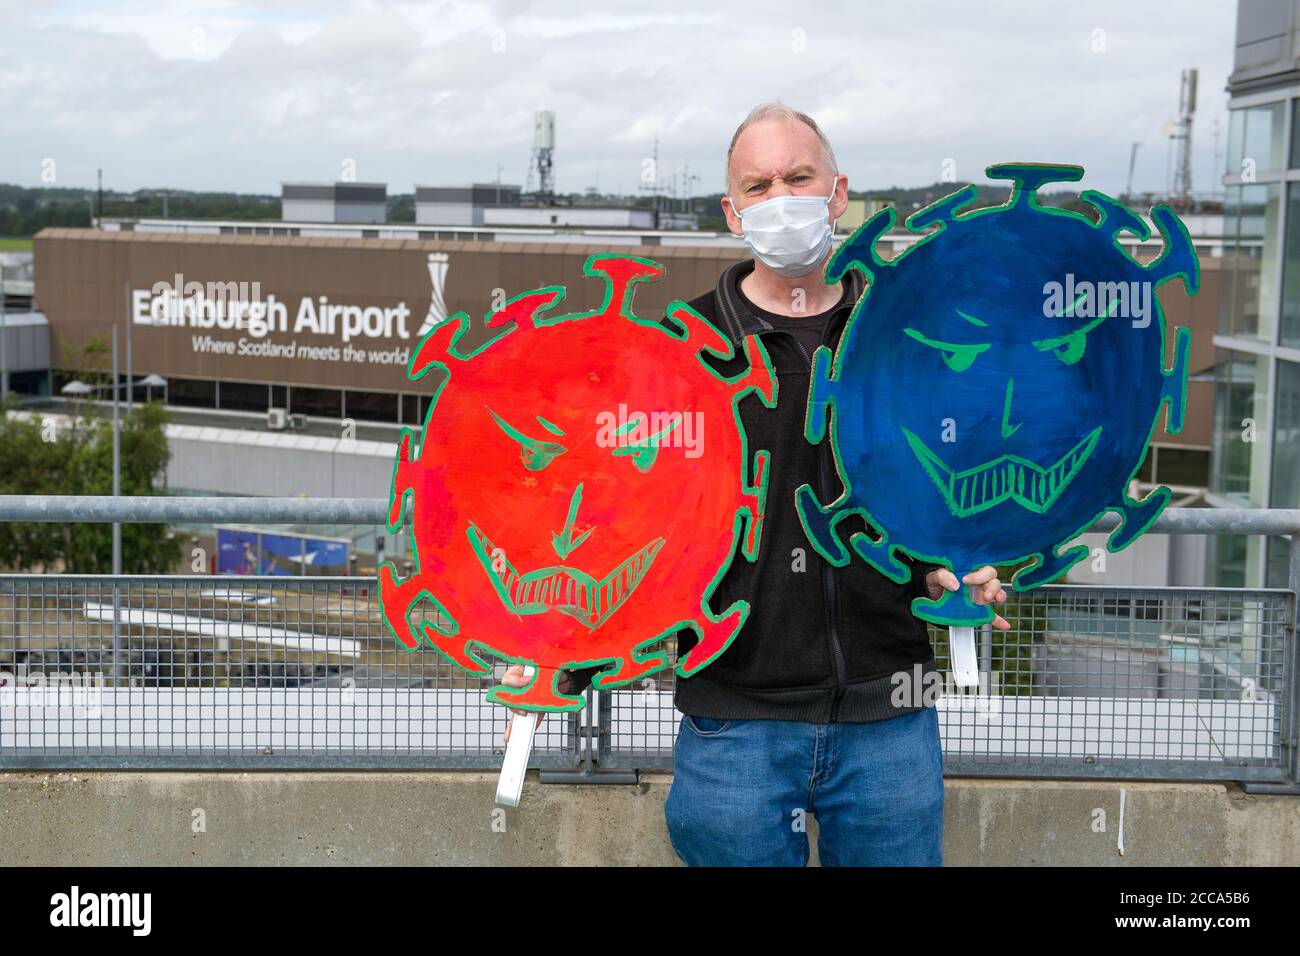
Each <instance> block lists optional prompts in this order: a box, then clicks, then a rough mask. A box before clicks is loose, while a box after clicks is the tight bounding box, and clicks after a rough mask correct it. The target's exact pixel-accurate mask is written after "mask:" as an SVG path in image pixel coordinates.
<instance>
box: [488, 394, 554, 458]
mask: <svg viewBox="0 0 1300 956" xmlns="http://www.w3.org/2000/svg"><path fill="white" fill-rule="evenodd" d="M483 407H484V408H487V410H488V414H489V415H491V416H492V419H493V420H494V421H495V422H496V423H497V427H499V428H500V429H501V430H502V431H503V432H505V433H506V435H507V436H508V437H509V438H511V439H512V440H513V441H515V442H518V444H519V458H520V460H521V461H522V462H523V463H524V467H525V468H527V469H528V470H529V471H541V470H542V469H543V468H545V467H546V466H547V465H549V464H550V463H551V462H552V461H553V460H554V459H556V458H558V457H559V456H560V455H563V454H564V453H565V452H566V451H568V449H567V448H565V447H564V446H563V445H561V444H560V443H559V442H556V441H539V440H538V439H536V438H529V437H528V436H527V435H525V434H524V433H523V432H521V431H520V430H519V429H517V428H515V427H514V426H513V425H511V424H510V423H509V422H507V421H506V420H505V419H504V418H502V417H501V416H500V415H498V414H497V413H496V412H494V411H492V409H490V408H488V407H487V406H486V405H484V406H483ZM538 421H539V422H541V423H542V426H543V427H544V428H546V430H547V431H550V432H554V433H556V434H561V435H562V434H564V433H563V432H561V431H560V429H559V428H557V427H556V426H555V425H552V424H551V423H550V422H548V421H546V419H544V418H538Z"/></svg>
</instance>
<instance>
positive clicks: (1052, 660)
mask: <svg viewBox="0 0 1300 956" xmlns="http://www.w3.org/2000/svg"><path fill="white" fill-rule="evenodd" d="M1294 601H1295V597H1294V594H1293V593H1292V592H1290V591H1286V590H1238V589H1203V588H1096V587H1082V586H1049V587H1044V588H1040V589H1037V590H1035V591H1030V592H1026V593H1023V594H1020V593H1017V592H1014V591H1008V601H1007V605H1006V607H1005V609H1002V610H1001V613H1002V614H1003V616H1004V617H1006V618H1007V620H1008V622H1009V623H1010V624H1011V630H1009V631H1006V632H1001V631H997V630H995V629H993V628H992V627H989V626H986V627H985V628H984V629H983V630H982V632H979V631H977V633H976V641H977V650H978V653H979V662H980V686H979V687H978V688H972V689H969V690H964V689H962V688H958V687H957V686H956V685H955V683H954V682H953V680H952V677H951V673H950V665H949V660H948V636H947V630H946V629H943V628H931V632H930V636H931V642H932V644H933V647H934V651H935V659H936V662H937V664H938V666H939V673H938V674H937V675H935V677H934V678H932V679H931V678H923V677H922V675H920V674H919V673H900V674H898V675H894V679H895V680H896V681H897V683H898V685H899V688H900V691H903V690H907V691H910V690H911V688H910V687H907V686H905V685H909V684H912V683H916V684H919V688H918V690H919V693H920V694H921V699H922V701H923V702H926V703H931V702H932V703H934V705H935V706H936V707H937V708H938V711H939V718H940V728H941V736H942V740H943V750H944V771H945V772H946V773H949V774H953V775H979V776H1027V777H1035V776H1038V777H1078V778H1098V777H1131V778H1146V779H1228V780H1243V781H1246V780H1253V781H1283V780H1284V779H1285V777H1286V768H1287V760H1288V755H1287V753H1286V752H1285V751H1286V748H1285V747H1284V742H1285V734H1284V720H1286V719H1288V718H1287V716H1286V715H1287V712H1288V711H1287V708H1288V707H1291V708H1294V706H1295V705H1294V703H1293V702H1292V703H1288V695H1294V693H1295V684H1296V681H1297V675H1296V673H1295V664H1294V661H1295V652H1294V627H1293V625H1294V614H1295V604H1294ZM739 640H744V635H743V634H742V635H741V637H740V638H739ZM1289 662H1290V663H1289ZM673 686H674V677H673V673H672V672H671V671H664V672H662V673H661V674H659V675H656V677H655V678H654V679H653V680H652V681H647V682H644V684H643V686H638V687H631V688H624V689H619V690H615V691H612V692H607V693H606V694H605V695H604V696H606V697H608V698H609V699H608V700H607V701H602V704H601V711H600V712H601V714H602V715H603V717H604V724H603V725H602V728H601V746H600V750H599V751H598V755H599V760H600V763H601V764H602V765H604V766H608V767H641V768H647V769H649V768H669V767H671V766H672V746H673V741H674V739H675V737H676V734H677V728H678V721H679V719H680V715H679V714H678V713H677V711H676V710H675V709H674V707H673ZM1290 719H1294V715H1292V717H1291V718H1290ZM1292 732H1294V731H1292Z"/></svg>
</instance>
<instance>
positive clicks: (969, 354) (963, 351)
mask: <svg viewBox="0 0 1300 956" xmlns="http://www.w3.org/2000/svg"><path fill="white" fill-rule="evenodd" d="M903 331H904V332H905V333H907V334H908V335H909V336H911V337H912V338H914V339H916V341H918V342H920V343H921V344H922V345H924V346H927V347H928V348H932V349H935V350H936V351H938V352H939V354H940V355H941V356H942V357H943V364H944V365H946V366H948V368H950V369H952V370H953V371H954V372H964V371H966V369H968V368H970V367H971V366H972V365H973V364H974V363H975V359H976V358H977V357H978V356H979V354H980V353H981V352H985V351H988V349H989V343H988V342H982V343H978V344H964V343H959V342H940V341H938V340H937V339H932V338H929V337H927V336H925V335H922V334H921V333H920V332H918V331H916V329H903Z"/></svg>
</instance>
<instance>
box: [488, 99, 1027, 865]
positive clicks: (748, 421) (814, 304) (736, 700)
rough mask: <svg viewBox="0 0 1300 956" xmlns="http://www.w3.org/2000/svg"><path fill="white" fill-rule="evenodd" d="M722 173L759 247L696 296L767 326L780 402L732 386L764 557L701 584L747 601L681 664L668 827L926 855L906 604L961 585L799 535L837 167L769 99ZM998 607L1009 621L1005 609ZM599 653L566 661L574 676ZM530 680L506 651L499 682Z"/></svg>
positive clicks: (830, 297) (850, 852)
mask: <svg viewBox="0 0 1300 956" xmlns="http://www.w3.org/2000/svg"><path fill="white" fill-rule="evenodd" d="M726 179H727V188H726V196H725V197H724V198H723V200H722V209H723V212H724V214H725V215H726V218H727V226H728V228H729V229H730V230H731V231H732V232H733V233H735V234H736V235H740V236H743V237H744V239H745V243H746V245H747V246H749V248H750V250H751V251H752V252H753V253H754V258H753V259H747V260H745V261H743V262H739V263H737V264H735V265H734V266H731V267H730V268H728V269H727V270H726V271H725V272H724V273H723V274H722V276H721V277H720V278H719V280H718V284H717V287H716V288H715V289H714V290H712V291H710V292H708V293H705V294H704V295H701V296H700V297H698V298H696V299H694V300H692V301H691V303H690V305H691V307H692V308H694V309H695V310H696V311H698V312H699V313H700V314H701V315H703V316H704V317H705V318H707V319H709V320H710V321H711V322H713V324H714V325H715V326H717V327H718V329H719V330H721V331H722V332H723V333H724V334H725V335H727V336H728V337H729V338H730V339H731V341H732V342H733V343H735V344H736V345H737V346H739V344H740V342H741V340H742V339H743V337H744V336H746V335H758V336H759V337H760V338H761V340H762V342H763V344H764V345H765V346H766V348H767V351H768V354H769V357H770V358H771V361H772V364H773V367H774V370H775V372H776V375H777V377H778V382H779V384H778V396H777V407H776V408H775V409H767V408H765V407H764V406H763V405H762V403H761V402H760V401H759V400H758V398H757V397H756V396H752V395H751V396H748V397H747V398H746V399H745V400H743V401H742V403H741V406H740V417H741V423H742V425H743V426H744V428H745V431H746V434H747V436H748V439H749V447H751V448H765V449H767V450H768V451H770V452H771V466H770V472H769V478H768V480H769V485H768V494H767V509H766V517H765V520H764V527H763V536H762V541H761V544H760V550H759V554H758V560H757V561H756V562H754V563H752V564H751V563H749V562H747V561H745V560H744V559H743V558H738V559H737V560H736V561H735V562H734V563H733V564H732V566H731V567H730V568H729V569H728V571H727V573H726V575H725V576H724V577H723V579H722V581H721V582H720V583H719V585H718V588H717V590H716V592H715V594H714V595H713V598H712V600H711V602H710V603H711V604H712V606H713V607H714V609H715V611H716V610H718V609H720V608H724V607H727V606H728V605H730V604H731V603H732V602H733V601H735V600H737V599H744V600H747V601H749V602H750V605H751V610H750V615H749V619H748V620H747V622H746V623H745V626H744V628H743V629H742V631H741V632H740V635H739V636H738V637H737V639H736V641H735V643H734V644H733V645H732V646H731V647H730V648H728V649H727V651H726V652H725V653H724V654H723V655H722V656H721V657H719V658H718V659H717V660H716V661H715V662H713V663H712V664H711V665H710V666H709V667H707V668H705V669H704V670H703V671H701V672H700V673H698V674H696V675H695V676H693V677H690V678H679V679H678V681H677V685H676V693H675V697H674V702H675V704H676V706H677V709H678V710H680V711H681V712H682V714H683V717H682V721H681V726H680V728H679V730H678V736H677V744H676V748H675V750H674V761H675V766H674V777H673V784H672V789H671V790H670V792H669V794H668V799H667V801H666V803H665V805H664V815H665V819H666V821H667V825H668V835H669V838H670V840H671V842H672V845H673V849H674V850H675V851H676V852H677V854H678V856H680V857H681V858H682V860H683V861H685V862H686V863H687V864H690V865H760V866H762V865H794V866H802V865H804V864H805V863H806V862H807V860H808V856H809V846H808V838H807V833H806V828H805V822H806V818H807V815H808V814H810V813H811V814H814V815H815V816H816V817H817V821H818V826H819V830H820V835H819V841H818V849H819V855H820V859H821V862H822V864H823V865H913V866H916V865H938V864H939V863H940V862H941V854H942V834H943V777H942V772H941V753H940V741H939V722H938V716H937V713H936V711H935V708H934V706H933V704H932V703H931V704H930V705H929V706H926V703H927V699H926V696H925V695H923V694H922V693H921V687H916V686H914V685H915V684H916V677H915V675H916V668H917V667H918V666H919V667H920V672H921V673H922V674H927V673H929V672H931V671H934V670H935V669H936V666H935V662H934V657H933V653H932V651H931V648H930V642H929V636H928V632H927V630H926V627H925V624H924V623H923V622H921V621H920V620H918V619H917V618H915V617H914V616H913V615H912V613H911V610H910V604H911V602H912V600H913V599H914V598H916V597H919V596H921V595H922V594H928V595H929V596H930V597H931V598H937V597H939V596H940V595H941V594H942V592H943V590H944V589H947V590H950V591H955V590H957V588H958V587H960V586H961V585H960V584H959V583H958V581H957V579H956V576H955V575H953V573H952V572H951V571H948V570H947V569H944V568H939V567H937V566H935V565H930V564H921V563H919V562H915V561H910V560H909V559H907V558H904V560H905V561H907V563H909V564H911V566H912V570H913V573H912V578H911V580H910V581H909V582H908V583H906V584H896V583H895V582H893V581H892V580H890V579H889V578H887V577H885V576H884V575H882V574H881V573H879V572H878V571H876V570H875V569H874V568H872V567H870V566H869V565H867V564H865V563H864V562H862V561H860V560H854V561H852V562H850V563H849V564H848V565H847V566H845V567H842V568H836V567H833V566H832V565H830V564H829V563H828V562H826V561H824V560H823V559H822V558H821V556H820V555H819V554H818V553H817V552H816V551H815V550H813V548H812V547H811V546H810V545H809V544H808V541H807V539H806V537H805V535H804V533H803V529H802V526H801V525H800V522H799V515H798V512H797V510H796V507H795V489H796V488H798V487H799V486H800V485H802V484H805V483H809V484H811V485H812V486H813V487H814V488H815V489H816V490H817V491H818V493H819V497H820V498H821V499H822V500H823V501H833V500H835V498H837V497H838V496H839V493H840V491H841V490H842V489H841V487H840V485H839V482H838V479H837V478H836V476H835V466H834V459H833V457H832V452H831V449H830V442H829V441H823V442H822V443H821V444H820V445H817V446H814V445H811V444H809V443H808V442H807V441H806V440H805V439H804V418H805V415H806V413H807V402H808V385H809V378H810V366H811V361H812V353H813V351H814V350H815V349H816V348H817V347H818V346H819V345H823V344H824V345H827V346H829V347H831V348H832V349H833V348H834V347H835V345H836V343H837V342H838V341H839V337H840V334H841V332H842V331H843V329H844V326H845V323H846V321H847V319H848V316H849V313H850V311H851V310H852V308H853V305H854V304H855V303H856V302H857V300H858V298H859V297H860V296H861V294H862V291H863V286H864V281H863V278H862V276H861V275H860V274H859V273H858V272H856V271H850V272H849V273H847V274H846V275H845V277H844V278H843V279H842V280H841V281H840V283H839V284H838V285H833V286H831V285H826V284H825V281H824V279H823V274H824V269H825V266H826V261H827V259H828V258H829V257H830V254H831V236H832V231H833V228H834V223H835V220H836V219H837V218H839V216H841V215H842V214H843V213H844V210H845V208H846V207H847V205H848V180H847V177H845V176H843V175H841V174H839V173H838V166H837V164H836V162H835V155H834V153H833V152H832V150H831V146H830V143H829V142H828V141H827V140H826V137H825V136H824V134H823V133H822V131H821V130H820V129H819V128H818V126H817V124H816V123H815V122H814V121H813V120H812V119H811V118H810V117H808V116H806V115H804V114H803V113H798V112H795V111H794V110H792V109H790V108H789V107H787V106H784V105H782V104H780V103H768V104H764V105H762V106H759V107H757V108H756V109H754V110H753V111H752V112H751V113H750V114H749V116H748V117H747V118H746V119H745V121H744V122H743V123H741V125H740V127H739V128H738V129H737V130H736V133H735V135H734V136H733V137H732V140H731V147H730V149H729V150H728V153H727V177H726ZM744 362H745V359H744V358H743V356H741V355H740V354H739V348H738V349H737V358H736V359H734V360H733V361H731V362H730V363H717V368H718V370H719V371H721V372H722V373H723V374H726V375H734V374H736V373H738V372H740V371H742V370H743V369H744ZM854 522H856V524H854ZM845 525H851V526H850V527H845ZM841 528H842V531H841V533H842V534H843V535H844V537H845V538H846V539H847V537H848V535H849V534H851V533H852V532H853V531H855V530H866V526H865V524H864V523H863V522H861V520H860V519H857V518H856V517H855V518H850V519H847V520H846V521H845V522H844V523H843V524H842V525H841ZM964 581H965V583H966V584H967V585H970V586H973V587H975V588H977V589H978V590H977V593H976V600H978V601H979V602H980V603H990V602H995V601H1005V599H1006V595H1005V593H1004V591H1003V590H1002V587H1001V584H1000V583H999V581H998V579H997V575H996V572H995V571H994V569H993V568H991V567H985V568H981V569H980V570H979V571H976V572H973V573H971V574H968V575H967V576H966V577H965V579H964ZM994 626H995V627H998V628H999V629H1002V630H1006V629H1007V628H1008V627H1009V625H1008V624H1007V622H1006V621H1005V620H1003V619H1002V618H1001V617H997V616H995V620H994ZM693 643H694V636H693V634H692V633H691V632H683V633H682V634H681V635H679V646H678V654H679V656H680V655H681V654H684V653H685V652H686V651H687V650H689V649H690V647H691V646H693ZM598 669H599V668H593V669H588V670H584V671H578V672H575V674H574V680H573V682H572V685H571V688H572V690H574V691H577V690H581V689H583V688H585V687H586V686H587V685H588V684H589V683H590V679H591V676H592V675H593V674H594V673H595V672H596V671H597V670H598ZM528 680H529V678H525V677H524V676H523V669H522V668H521V667H514V668H511V669H510V671H508V672H507V675H506V679H505V683H507V684H509V685H511V686H523V685H525V684H527V683H528ZM923 686H924V685H923ZM908 689H911V690H912V692H911V693H900V691H905V690H908Z"/></svg>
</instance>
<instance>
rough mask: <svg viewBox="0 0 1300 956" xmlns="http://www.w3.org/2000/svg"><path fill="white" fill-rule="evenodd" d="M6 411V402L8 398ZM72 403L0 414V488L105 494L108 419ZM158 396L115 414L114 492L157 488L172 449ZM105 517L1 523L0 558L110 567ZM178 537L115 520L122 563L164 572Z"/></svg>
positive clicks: (109, 481) (68, 567) (109, 484)
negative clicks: (70, 410)
mask: <svg viewBox="0 0 1300 956" xmlns="http://www.w3.org/2000/svg"><path fill="white" fill-rule="evenodd" d="M9 401H10V404H9V405H8V406H7V407H6V409H5V411H6V413H7V412H8V411H9V410H10V409H11V408H12V407H13V399H10V400H9ZM79 404H80V405H81V406H82V407H80V408H78V409H77V411H76V413H74V414H73V415H72V416H70V418H68V420H67V421H66V422H64V421H59V420H56V419H54V418H52V417H46V418H43V419H42V418H38V417H37V416H30V417H28V418H20V417H17V416H12V415H9V414H5V415H3V416H0V447H2V448H4V449H5V453H4V455H0V494H6V495H111V494H112V493H113V426H112V422H111V421H110V420H107V419H106V418H105V416H104V415H103V414H102V412H98V411H92V410H91V409H89V408H87V407H85V406H87V405H88V404H89V403H79ZM166 421H167V413H166V412H165V410H164V409H163V406H162V403H160V402H151V403H149V404H147V405H137V406H136V407H135V408H134V410H133V411H132V412H131V414H129V415H123V416H122V421H121V449H120V450H121V493H122V495H124V496H125V495H152V494H157V493H158V492H159V490H161V488H162V487H163V485H164V481H165V477H166V473H167V462H168V461H169V459H170V458H171V449H170V448H169V447H168V445H167V436H166V433H165V432H164V425H165V424H166ZM112 532H113V528H112V525H111V524H99V523H95V524H90V523H65V524H59V523H40V524H0V565H3V566H5V567H9V568H14V569H21V570H41V571H47V572H49V571H64V572H67V573H70V574H72V573H77V574H103V573H108V572H110V571H112V565H113V538H112ZM180 555H181V543H180V541H178V540H176V539H175V538H174V537H172V536H171V535H169V534H168V531H167V527H166V526H165V525H162V524H123V525H122V570H123V571H124V572H126V573H128V574H166V573H168V572H170V571H171V570H172V569H173V568H174V567H175V566H176V564H177V563H178V562H179V560H180Z"/></svg>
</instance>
